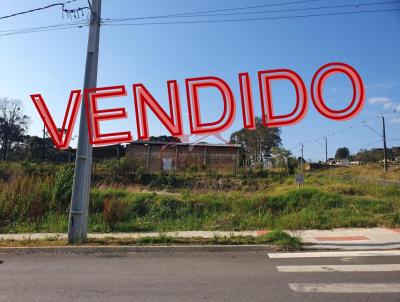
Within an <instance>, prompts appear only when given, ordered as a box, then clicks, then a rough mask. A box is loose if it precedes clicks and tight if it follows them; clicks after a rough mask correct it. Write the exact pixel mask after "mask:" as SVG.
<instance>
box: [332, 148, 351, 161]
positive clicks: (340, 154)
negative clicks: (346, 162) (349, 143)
mask: <svg viewBox="0 0 400 302" xmlns="http://www.w3.org/2000/svg"><path fill="white" fill-rule="evenodd" d="M349 155H350V150H349V148H347V147H341V148H338V149H337V150H336V153H335V159H345V158H347V157H348V156H349Z"/></svg>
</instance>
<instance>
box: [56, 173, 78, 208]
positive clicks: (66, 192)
mask: <svg viewBox="0 0 400 302" xmlns="http://www.w3.org/2000/svg"><path fill="white" fill-rule="evenodd" d="M73 177H74V169H73V167H72V166H62V167H61V168H60V169H59V170H58V171H57V173H56V175H55V179H54V186H53V194H52V198H51V206H52V209H54V210H56V211H60V212H65V211H66V210H67V209H68V206H69V203H70V201H71V196H72V183H73Z"/></svg>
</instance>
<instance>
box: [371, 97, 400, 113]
mask: <svg viewBox="0 0 400 302" xmlns="http://www.w3.org/2000/svg"><path fill="white" fill-rule="evenodd" d="M368 103H370V104H372V105H381V106H382V108H383V109H385V110H389V109H392V110H393V111H397V112H400V105H399V104H398V103H395V102H393V101H392V100H391V99H390V98H387V97H385V96H377V97H373V98H370V99H369V100H368Z"/></svg>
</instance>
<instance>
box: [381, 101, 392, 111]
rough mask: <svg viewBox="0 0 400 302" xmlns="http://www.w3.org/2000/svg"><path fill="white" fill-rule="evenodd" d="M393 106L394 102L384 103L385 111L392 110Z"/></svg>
mask: <svg viewBox="0 0 400 302" xmlns="http://www.w3.org/2000/svg"><path fill="white" fill-rule="evenodd" d="M392 106H393V103H392V102H389V103H384V104H383V108H384V109H390V108H392Z"/></svg>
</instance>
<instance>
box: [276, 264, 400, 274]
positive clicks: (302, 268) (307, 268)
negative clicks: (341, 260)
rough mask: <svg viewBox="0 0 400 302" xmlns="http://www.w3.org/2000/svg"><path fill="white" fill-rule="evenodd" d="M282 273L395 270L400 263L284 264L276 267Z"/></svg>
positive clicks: (399, 269)
mask: <svg viewBox="0 0 400 302" xmlns="http://www.w3.org/2000/svg"><path fill="white" fill-rule="evenodd" d="M276 268H277V269H278V271H279V272H284V273H319V272H397V271H400V264H360V265H285V266H277V267H276Z"/></svg>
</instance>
